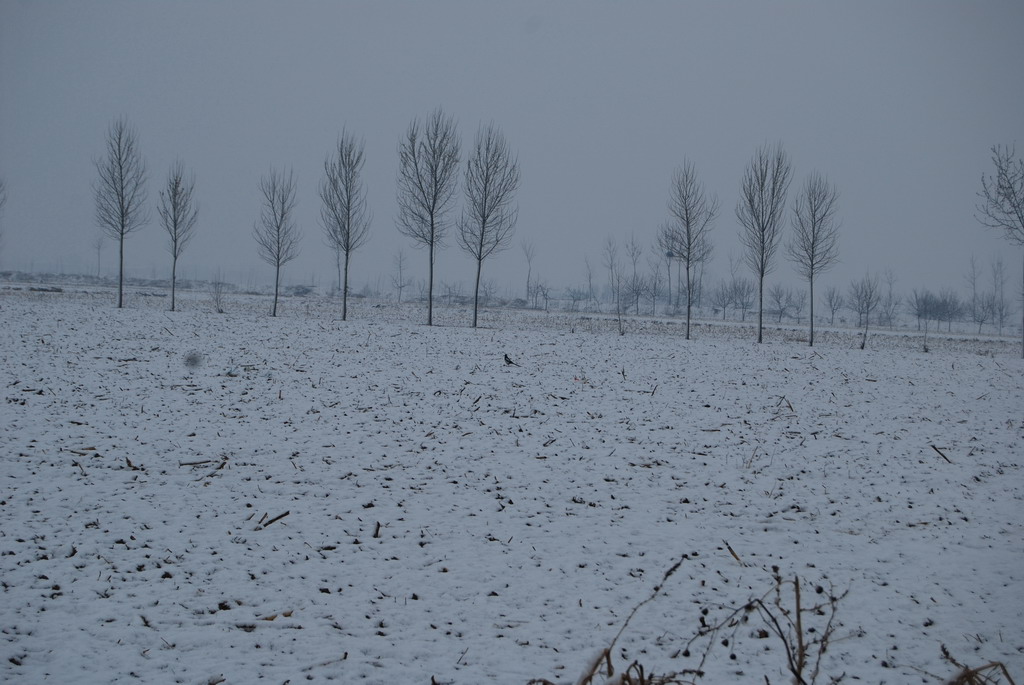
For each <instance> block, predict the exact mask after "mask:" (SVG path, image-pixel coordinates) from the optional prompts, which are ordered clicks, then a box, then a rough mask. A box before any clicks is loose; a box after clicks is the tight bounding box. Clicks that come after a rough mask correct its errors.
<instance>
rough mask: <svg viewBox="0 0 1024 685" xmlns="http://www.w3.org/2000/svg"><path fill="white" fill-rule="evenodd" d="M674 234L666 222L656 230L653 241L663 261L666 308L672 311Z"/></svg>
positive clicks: (672, 228)
mask: <svg viewBox="0 0 1024 685" xmlns="http://www.w3.org/2000/svg"><path fill="white" fill-rule="evenodd" d="M675 244H676V232H675V227H674V226H673V225H672V224H671V223H670V222H668V221H666V222H665V223H663V224H662V225H661V228H659V229H658V237H657V238H656V239H655V245H654V247H655V250H656V251H657V252H658V253H659V254H660V255H661V256H662V257H663V258H664V259H665V266H666V269H667V271H666V279H667V292H668V308H669V311H671V310H672V262H673V261H674V260H675V258H676V253H675V252H674V251H673V250H675Z"/></svg>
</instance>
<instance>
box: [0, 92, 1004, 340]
mask: <svg viewBox="0 0 1024 685" xmlns="http://www.w3.org/2000/svg"><path fill="white" fill-rule="evenodd" d="M106 143H107V145H106V154H105V156H103V157H102V158H100V159H98V160H97V161H96V169H97V172H98V179H97V181H96V183H95V185H94V193H95V199H96V220H97V223H98V225H99V226H100V227H101V228H102V229H103V231H104V232H105V233H106V234H107V235H108V236H109V237H111V238H113V239H115V240H116V241H117V242H118V246H119V272H118V307H121V306H123V286H124V242H125V238H126V237H127V236H128V235H129V234H131V233H132V232H134V231H136V230H138V229H139V228H141V227H142V226H143V225H145V224H146V222H147V221H148V218H149V214H148V210H147V207H146V190H145V182H146V165H145V162H144V161H143V159H142V155H141V153H140V151H139V145H138V136H137V134H136V132H135V129H134V128H132V127H131V126H130V125H129V124H128V122H127V120H126V119H125V118H123V117H122V118H119V119H117V120H115V121H114V122H113V124H111V126H110V129H109V130H108V134H107V141H106ZM363 147H364V146H363V142H362V141H361V140H356V139H355V137H354V136H352V135H351V134H349V133H347V132H345V131H343V132H342V134H341V137H340V138H339V140H338V142H337V146H336V148H335V150H334V151H333V152H332V154H331V155H329V156H328V157H327V159H326V160H325V162H324V178H323V181H322V182H321V185H320V197H321V200H322V202H323V205H322V208H321V222H322V224H323V228H324V231H325V234H326V236H327V242H328V244H329V245H330V246H331V247H332V248H333V249H334V250H335V251H336V255H337V262H338V272H339V282H340V284H341V285H342V318H343V319H344V318H346V317H347V300H348V267H349V260H350V257H351V254H352V252H353V251H355V250H356V249H358V248H359V247H360V246H362V245H363V244H364V243H365V242H366V240H367V238H368V236H369V228H370V223H371V220H372V215H371V212H370V211H369V208H368V207H367V203H366V189H365V186H364V184H363V181H362V168H363V163H364V152H363ZM398 154H399V171H398V179H397V185H398V188H397V200H398V216H397V225H398V229H399V231H400V232H401V233H403V234H404V235H406V236H408V237H409V238H411V239H412V240H413V241H414V242H415V243H416V244H417V245H418V246H423V247H426V248H427V252H428V260H429V269H428V285H427V300H428V304H427V323H428V325H429V324H432V323H433V290H434V262H435V256H436V251H437V250H438V249H439V248H440V247H442V246H443V245H444V243H445V238H446V234H447V232H448V229H449V228H450V227H451V225H452V221H451V219H450V215H451V212H452V210H453V208H454V205H455V195H456V190H457V184H458V176H459V174H458V169H459V163H460V160H459V157H460V142H459V138H458V134H457V127H456V123H455V120H454V118H453V117H452V116H450V115H447V114H445V113H444V111H443V110H442V109H440V108H438V109H436V110H434V111H433V112H432V113H431V114H430V115H429V116H428V117H427V118H426V120H425V121H423V122H421V121H420V120H419V119H414V120H413V122H412V123H411V124H410V125H409V128H408V130H407V131H406V133H405V136H404V137H403V138H402V139H401V141H400V143H399V146H398ZM992 162H993V166H994V167H995V173H994V174H992V175H984V174H983V175H982V179H981V183H982V190H981V191H980V192H979V193H978V195H979V198H980V202H979V203H978V204H977V206H976V208H977V215H976V216H977V218H978V221H979V222H980V223H981V224H982V225H984V226H986V227H989V228H993V229H996V230H999V231H1001V232H1003V234H1004V236H1005V237H1006V238H1007V239H1008V240H1010V241H1011V242H1012V243H1015V244H1017V245H1020V246H1024V160H1021V159H1019V158H1017V156H1016V151H1015V149H1014V148H1013V147H1007V146H998V145H997V146H994V147H993V148H992ZM791 179H792V164H791V162H790V160H789V156H788V155H787V154H786V152H785V150H784V149H783V147H782V145H781V143H777V144H775V145H764V146H762V147H761V148H759V149H758V150H757V151H756V152H755V153H754V155H753V157H752V158H751V160H750V162H749V164H748V166H747V168H746V170H745V171H744V174H743V177H742V179H741V182H740V194H739V195H740V196H739V200H738V202H737V204H736V210H735V211H736V217H737V219H738V221H739V223H740V225H741V227H742V229H741V232H740V238H741V241H742V244H743V247H744V250H745V252H744V259H745V261H746V263H747V265H748V266H749V267H750V269H751V271H752V273H753V275H754V277H755V279H756V288H757V303H758V326H757V340H758V342H759V343H760V342H761V341H762V340H763V318H764V311H765V307H764V303H765V294H766V293H765V278H766V276H767V275H768V274H769V273H771V272H772V270H773V269H774V268H775V260H776V255H777V252H778V249H779V247H780V245H781V244H782V231H783V226H784V224H785V221H784V219H785V216H786V195H787V193H788V190H789V185H790V182H791ZM519 180H520V179H519V163H518V159H517V158H516V156H515V155H514V154H513V153H512V152H511V150H510V148H509V146H508V144H507V142H506V141H505V138H504V135H503V134H502V133H501V131H500V129H498V128H497V127H495V125H494V124H493V123H492V124H488V125H487V126H481V127H480V128H479V130H478V131H477V135H476V139H475V141H474V146H473V149H472V151H471V153H470V155H469V158H468V159H467V161H466V167H465V172H464V182H463V188H464V193H465V203H464V206H463V209H462V212H461V215H460V216H459V218H458V220H457V221H456V222H455V225H456V228H457V234H456V239H457V242H458V244H459V246H460V247H461V248H462V249H463V250H465V251H466V252H467V253H468V254H470V255H471V256H472V257H473V259H474V260H475V261H476V279H475V284H474V306H473V325H474V326H476V325H477V322H478V309H479V295H480V283H481V280H480V279H481V272H482V266H483V262H484V260H485V259H487V258H488V257H490V256H491V255H493V254H495V253H496V252H498V251H500V250H502V249H505V248H507V247H508V244H509V242H510V241H511V238H512V233H513V231H514V228H515V225H516V221H517V218H518V210H517V207H516V205H515V193H516V191H517V190H518V187H519ZM194 189H195V177H194V174H192V173H187V172H186V171H185V168H184V165H183V164H182V163H181V162H180V161H178V162H175V163H174V164H173V165H172V166H171V169H170V171H169V173H168V177H167V182H166V185H165V187H164V189H163V190H161V191H160V200H159V205H158V208H157V210H158V214H159V217H160V222H161V225H162V226H163V228H164V229H165V230H166V231H167V234H168V238H169V240H168V250H169V251H170V253H171V257H172V262H171V309H172V310H173V309H174V306H175V305H174V291H175V283H176V268H177V261H178V259H179V257H180V256H181V254H182V252H183V251H184V249H185V247H186V245H187V244H188V242H189V241H190V240H191V238H192V236H193V234H194V229H195V224H196V219H197V215H198V205H197V203H196V201H195V199H194V196H193V195H194ZM260 190H261V192H262V195H263V206H262V210H261V213H260V217H259V219H258V220H257V221H256V223H255V225H254V235H255V238H256V242H257V246H258V251H259V254H260V256H261V257H262V258H263V259H264V260H265V261H267V262H268V263H269V264H271V265H272V266H274V268H275V288H274V307H273V311H272V314H273V315H275V316H276V314H277V300H278V291H279V286H280V272H281V268H282V266H283V265H284V264H286V263H287V262H289V261H291V260H292V259H294V258H295V257H296V256H297V255H298V244H299V240H300V237H301V234H300V232H299V229H298V227H297V225H296V223H295V219H294V210H295V204H296V199H295V180H294V175H293V173H292V172H291V171H288V172H287V173H283V172H279V171H277V170H274V169H272V170H271V172H270V174H269V175H268V176H265V177H263V178H262V179H261V182H260ZM838 198H839V193H838V191H837V189H836V187H835V186H834V185H833V184H831V183H830V182H829V181H828V179H827V178H826V177H825V176H823V175H821V174H819V173H818V172H813V173H811V174H810V175H809V176H808V177H807V179H806V181H805V183H804V185H803V187H802V189H801V192H800V194H799V195H798V196H797V198H796V200H795V201H794V202H793V205H792V209H791V222H790V223H791V226H792V235H791V238H790V240H789V241H787V242H786V244H785V250H786V254H787V256H788V257H789V259H790V260H792V261H793V263H794V265H795V267H796V269H797V271H798V273H799V274H800V275H801V276H802V277H803V278H805V279H806V280H807V284H808V296H807V298H806V299H807V301H808V302H809V303H810V316H809V317H808V319H809V322H810V333H809V344H810V345H813V344H814V301H815V298H814V285H815V280H816V278H817V277H818V276H819V275H820V274H821V273H822V272H823V271H825V270H827V269H828V268H830V267H831V266H832V265H834V264H835V263H836V261H837V259H838V243H839V226H840V222H839V220H838V218H837V213H838ZM5 201H6V193H5V189H4V186H3V184H2V182H0V209H2V207H3V204H4V202H5ZM719 208H720V205H719V202H718V198H717V197H716V196H715V195H713V194H708V193H707V191H706V190H705V188H704V186H703V184H702V183H701V182H700V181H699V179H698V177H697V172H696V169H695V167H694V165H693V164H692V163H691V162H689V161H688V160H686V161H684V162H683V164H682V165H681V166H680V167H679V168H678V169H676V171H675V172H674V174H673V177H672V184H671V190H670V195H669V202H668V213H669V217H670V218H669V220H668V221H667V222H666V223H665V224H664V225H663V226H662V227H661V230H660V232H659V234H658V238H657V249H658V250H660V251H661V252H662V253H663V254H664V255H665V257H666V259H667V260H668V262H667V263H668V272H667V274H666V276H667V281H668V282H669V286H668V291H669V292H671V265H672V263H673V262H676V263H678V265H679V267H678V270H681V271H682V273H681V274H680V275H678V276H677V282H679V283H680V289H681V290H683V291H684V292H685V294H686V337H687V338H689V337H690V321H691V315H692V307H693V297H694V295H695V294H696V293H698V292H699V291H700V288H699V287H698V286H697V280H698V279H699V278H700V276H699V274H702V273H703V265H704V263H705V262H707V260H708V259H709V258H710V255H711V253H712V243H711V240H710V231H711V227H712V225H713V222H714V220H715V218H716V217H717V215H718V212H719ZM523 249H524V254H525V256H526V257H527V262H528V272H527V297H529V296H530V288H531V273H530V269H531V268H532V256H533V254H534V253H535V252H534V248H533V247H532V245H530V244H524V248H523ZM626 251H627V255H628V257H629V258H630V261H631V262H632V273H631V274H628V273H627V272H626V271H625V269H623V267H622V266H621V265H620V264H619V261H618V254H617V247H616V245H615V243H614V241H613V240H611V239H609V241H608V242H607V243H606V245H605V255H604V256H605V263H606V266H607V268H608V270H609V281H610V286H611V290H612V297H613V300H614V301H615V302H616V310H617V312H618V313H619V315H620V316H621V314H622V312H623V310H624V307H625V306H627V305H629V304H632V305H633V306H635V307H636V309H637V310H639V306H640V299H641V294H642V293H643V292H648V293H651V295H652V300H656V299H657V297H658V291H659V288H660V283H661V279H660V275H659V274H658V272H659V271H660V261H658V260H656V264H657V266H656V267H655V273H654V275H653V276H652V277H651V279H650V280H649V281H648V283H647V285H646V286H645V287H641V280H640V275H639V271H638V268H637V264H638V260H639V257H640V255H641V254H642V249H641V248H640V247H639V245H637V244H636V243H635V241H633V242H632V243H627V245H626ZM399 266H400V269H399V271H400V272H401V267H402V264H399ZM587 271H588V281H589V284H588V288H589V292H590V293H591V294H592V293H593V283H592V272H591V269H590V265H589V262H588V264H587ZM975 271H976V270H975V269H974V267H973V266H972V272H975ZM1022 276H1024V271H1022ZM683 279H685V288H684V287H683V285H682V284H683ZM873 284H874V287H873ZM855 285H856V287H853V288H851V293H850V295H851V298H852V299H853V300H855V301H860V302H866V303H868V304H870V303H871V301H872V299H873V298H872V291H873V290H877V279H874V280H872V279H871V278H869V277H867V276H866V277H865V278H864V279H862V281H860V282H859V283H857V284H855ZM743 287H744V286H742V285H741V284H740V282H739V281H737V279H736V278H735V276H734V278H733V282H732V283H731V284H730V285H729V287H728V288H726V289H723V290H721V291H719V292H717V293H716V298H717V299H725V298H726V296H727V295H728V296H729V297H731V298H733V299H743V298H742V296H741V295H742V293H740V292H739V291H738V289H742V288H743ZM855 291H856V292H855ZM891 291H892V287H891V284H890V293H891ZM1022 292H1024V289H1022ZM768 294H769V298H775V299H778V298H777V297H776V296H775V295H773V293H771V292H769V293H768ZM881 299H882V298H881V296H879V300H881ZM775 304H776V311H779V310H781V303H779V302H776V303H775ZM990 304H991V303H989V302H986V301H984V299H983V298H982V299H979V296H978V293H977V290H976V289H974V292H973V294H972V312H973V314H972V316H974V317H975V320H976V321H977V318H978V317H982V316H984V317H986V319H987V318H988V317H991V316H998V314H999V312H998V305H996V304H992V305H991V306H990ZM889 305H890V306H892V307H895V306H896V303H894V302H890V303H889ZM883 306H884V305H883ZM870 309H871V307H869V308H868V310H869V312H870ZM1021 309H1022V315H1024V307H1022V308H1021ZM833 311H834V310H833ZM863 318H864V319H865V320H867V319H869V318H870V317H869V316H864V317H863ZM1021 353H1022V356H1024V323H1022V347H1021Z"/></svg>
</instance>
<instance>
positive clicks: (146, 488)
mask: <svg viewBox="0 0 1024 685" xmlns="http://www.w3.org/2000/svg"><path fill="white" fill-rule="evenodd" d="M183 301H184V304H185V307H186V311H183V312H176V313H170V312H166V311H160V310H158V309H157V307H163V306H166V300H160V301H152V302H143V301H142V299H141V298H135V299H133V300H131V302H130V305H131V306H130V308H127V309H123V310H117V309H115V308H113V306H112V304H111V300H110V296H109V294H96V293H85V292H81V293H28V292H25V291H14V290H11V289H6V290H4V291H0V316H2V320H3V326H2V329H0V358H2V369H0V387H2V388H3V395H4V398H3V401H2V405H0V406H2V411H0V415H2V420H0V431H2V432H0V447H2V451H0V477H2V481H0V482H2V485H0V578H2V593H0V638H2V639H0V645H2V650H3V651H2V653H0V680H3V681H5V682H19V683H132V682H144V683H211V682H212V683H216V682H225V683H257V682H269V683H300V682H323V681H336V682H344V683H353V682H366V683H422V684H424V685H429V684H431V683H467V684H471V683H517V684H525V683H526V682H528V681H529V680H531V679H533V678H546V679H548V680H551V681H552V682H557V683H562V682H565V683H571V682H575V680H576V678H577V677H578V676H579V674H580V672H581V670H582V669H583V668H584V667H585V665H586V664H587V663H588V661H590V660H591V659H592V655H593V654H594V653H595V652H596V651H599V650H601V649H602V648H604V647H605V646H607V645H608V644H609V643H610V642H611V641H612V639H613V638H614V637H615V635H616V633H617V632H618V631H619V629H620V628H621V626H622V625H623V622H624V621H625V619H626V617H627V616H628V615H629V613H630V612H631V611H632V610H633V609H634V607H636V606H637V605H638V604H640V603H641V602H642V601H643V600H644V599H646V598H648V597H649V596H651V595H652V594H656V595H657V596H656V597H655V598H654V599H653V600H652V601H650V602H648V603H647V604H644V605H643V606H642V607H641V608H640V609H639V611H637V613H636V615H635V616H634V617H633V619H632V621H631V622H630V623H629V625H628V626H627V628H626V630H625V631H624V632H623V634H622V636H621V637H620V638H619V639H618V641H617V643H616V645H615V648H614V649H613V656H614V660H615V664H616V666H617V667H618V668H621V667H624V666H626V665H628V664H629V663H630V662H632V661H633V660H639V661H640V663H642V664H643V666H644V668H645V670H646V671H647V672H648V673H651V672H654V673H668V672H676V673H684V672H685V671H686V669H695V668H696V667H697V665H698V663H699V662H700V657H701V655H702V654H703V652H704V649H705V647H706V646H707V645H708V643H709V641H711V644H712V648H711V651H710V653H709V655H708V657H707V660H706V661H705V663H704V665H703V670H704V675H703V676H702V677H698V676H696V675H694V674H692V673H689V674H687V675H685V678H686V679H693V680H696V681H697V682H702V683H737V682H750V683H763V682H765V677H767V678H768V679H769V681H770V682H772V683H784V682H788V678H787V676H786V670H785V669H786V663H785V658H784V651H783V649H782V643H781V641H780V640H779V639H778V638H777V637H775V636H773V635H771V636H769V637H759V636H758V630H759V629H761V628H763V627H764V624H763V623H762V622H761V620H760V619H759V618H758V615H757V614H756V613H751V614H748V615H747V619H748V620H747V622H741V623H739V624H737V625H735V626H727V627H726V628H724V629H723V630H722V631H719V632H717V633H715V634H713V635H708V636H704V637H703V638H698V640H697V641H696V642H693V643H692V644H691V645H689V651H688V652H687V647H688V642H689V640H690V639H691V638H693V637H694V636H695V635H696V634H697V633H698V631H699V630H700V628H701V620H702V609H707V616H706V618H705V619H704V620H705V622H707V623H708V624H714V623H715V621H719V620H721V619H722V618H723V617H724V616H725V615H726V614H727V613H728V611H729V610H730V609H731V608H735V607H742V606H743V605H744V604H745V603H747V602H748V601H750V600H751V599H753V598H755V597H761V596H763V595H764V594H765V593H766V592H768V591H769V590H771V588H772V585H773V575H774V574H775V573H776V571H773V569H772V567H773V566H774V567H777V569H778V570H777V573H778V574H779V575H780V576H781V577H782V578H783V579H792V578H794V577H800V578H801V581H802V584H803V587H804V588H805V595H806V596H809V597H816V598H817V599H821V598H822V597H828V596H829V595H830V594H833V595H835V596H838V595H839V594H841V593H842V592H845V591H848V594H846V596H845V597H843V598H842V599H841V600H839V604H838V614H837V616H836V626H835V630H834V632H833V634H832V640H833V641H832V644H831V646H830V648H829V650H828V651H827V652H826V654H825V656H824V658H823V660H822V666H821V668H822V674H821V675H820V677H819V682H828V679H829V678H830V677H834V676H839V675H841V674H844V673H845V674H846V680H844V682H865V683H912V682H922V683H935V682H941V679H942V678H948V677H949V676H951V675H952V674H953V673H954V672H955V670H956V669H955V667H954V666H952V665H951V664H950V663H948V662H946V661H944V660H943V658H942V656H941V653H940V645H943V644H944V645H946V647H947V648H948V650H949V652H950V653H951V654H952V655H953V656H954V657H956V658H957V659H959V660H960V661H962V662H965V663H967V664H969V665H973V666H978V665H981V664H984V663H987V662H991V661H1002V662H1003V663H1005V665H1006V666H1007V668H1008V669H1009V670H1010V672H1011V674H1013V676H1014V678H1024V619H1022V614H1024V584H1022V581H1024V525H1022V512H1024V501H1022V499H1024V472H1022V469H1021V464H1022V452H1024V448H1022V444H1024V425H1022V421H1024V416H1022V414H1024V364H1022V362H1021V360H1020V359H1019V358H1017V357H1018V356H1019V347H1017V346H1016V343H1014V341H1013V340H1002V341H1000V340H996V341H992V340H989V341H986V340H971V339H954V338H949V339H939V338H935V339H933V342H932V345H933V351H932V352H931V353H929V354H924V353H922V352H920V351H919V348H920V341H919V340H918V339H916V338H914V339H911V338H909V337H907V336H885V335H875V336H873V337H871V338H869V341H868V348H867V349H865V350H860V349H858V347H857V345H855V344H854V341H855V338H854V337H853V336H852V335H846V336H845V337H844V336H843V335H841V334H839V333H835V334H832V335H831V336H830V334H829V333H828V332H827V331H823V332H822V333H821V337H820V338H819V340H820V341H821V342H820V344H819V345H817V346H816V347H815V348H814V349H813V350H812V349H809V348H808V347H806V346H805V345H802V344H800V343H799V342H798V341H797V340H796V339H795V338H797V337H799V334H798V333H797V331H796V330H793V331H792V332H791V333H779V332H773V333H772V334H771V335H770V336H769V341H768V342H766V343H765V344H762V345H756V344H754V343H753V342H752V340H751V337H750V335H749V334H748V333H749V330H748V329H747V328H743V327H729V326H716V325H707V324H705V325H702V326H698V327H697V329H696V339H694V340H691V341H684V340H682V339H681V338H680V336H679V330H680V327H679V326H678V321H671V322H657V321H649V322H647V323H644V322H643V321H641V320H636V321H632V322H631V323H630V330H629V332H628V333H627V334H626V335H624V336H619V335H617V334H616V333H615V331H614V326H612V325H604V324H606V323H607V322H604V321H602V320H600V319H595V318H593V317H590V318H587V317H583V316H580V315H551V316H547V315H544V314H542V313H541V314H527V313H515V312H511V313H510V312H500V313H488V314H487V316H486V317H485V318H484V321H485V323H487V325H488V326H489V327H488V328H483V329H478V330H473V329H470V328H467V327H464V326H462V325H452V323H451V322H452V320H453V319H452V317H454V318H455V319H457V320H458V321H462V320H464V316H465V315H464V312H458V313H457V314H446V313H445V310H441V311H440V312H439V316H440V318H441V319H442V320H444V321H445V322H447V324H448V325H441V326H434V327H426V326H423V325H420V324H419V323H417V320H418V319H420V318H422V314H423V311H422V308H420V307H416V308H409V309H406V308H396V307H378V308H373V307H369V306H362V305H356V306H353V308H352V310H351V311H352V317H353V320H350V321H348V322H340V321H338V320H336V317H337V311H338V307H337V304H336V303H334V302H327V303H322V304H317V305H316V306H313V307H312V308H310V305H300V304H295V303H293V302H290V301H289V302H287V303H286V306H285V315H284V316H282V317H279V318H276V319H274V318H269V317H267V316H266V315H264V314H262V313H260V312H261V311H262V309H263V308H264V305H265V303H266V302H265V300H260V301H259V311H257V310H256V309H255V307H256V305H253V307H251V308H249V309H239V308H238V307H237V306H236V307H235V308H234V311H233V312H229V313H228V314H226V315H217V314H213V313H210V312H209V308H208V307H207V306H206V305H204V304H203V303H202V302H201V301H198V300H195V301H193V300H189V299H188V297H187V296H186V297H183ZM446 316H448V317H449V318H448V319H445V317H446ZM411 317H415V318H416V320H413V319H412V318H411ZM505 354H507V355H508V356H509V357H510V358H511V359H512V360H513V361H515V362H516V363H517V364H518V366H513V365H507V364H505V363H504V361H503V359H504V355H505ZM933 446H934V447H933ZM935 448H937V449H935ZM730 548H731V551H730ZM680 561H681V562H682V563H681V565H680V566H679V568H678V569H677V570H676V571H675V573H673V574H672V575H671V576H670V577H669V578H668V579H666V580H665V582H664V583H662V582H661V581H662V579H663V576H664V575H665V573H666V571H667V570H668V569H669V568H670V567H672V566H673V564H675V563H677V562H680ZM659 585H661V589H660V591H659V592H656V587H657V586H659ZM784 587H785V586H784ZM815 587H818V588H821V589H822V591H823V592H822V593H821V594H818V593H815V592H813V591H812V589H811V588H815ZM783 599H784V600H786V599H787V595H786V594H785V592H784V593H783ZM810 601H811V600H810V599H805V605H806V602H810ZM819 618H821V617H819ZM807 620H808V621H811V618H808V619H807ZM815 620H817V619H815ZM815 625H818V626H823V625H824V623H821V622H819V623H816V624H815ZM805 627H806V626H805ZM821 629H822V628H820V627H819V631H820V630H821ZM818 634H819V635H820V632H819V633H818ZM725 641H727V642H728V644H727V645H726V644H723V642H725ZM686 653H688V654H689V656H685V655H684V654H686ZM680 677H681V678H682V677H684V676H680ZM1018 682H1020V681H1019V680H1018Z"/></svg>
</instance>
